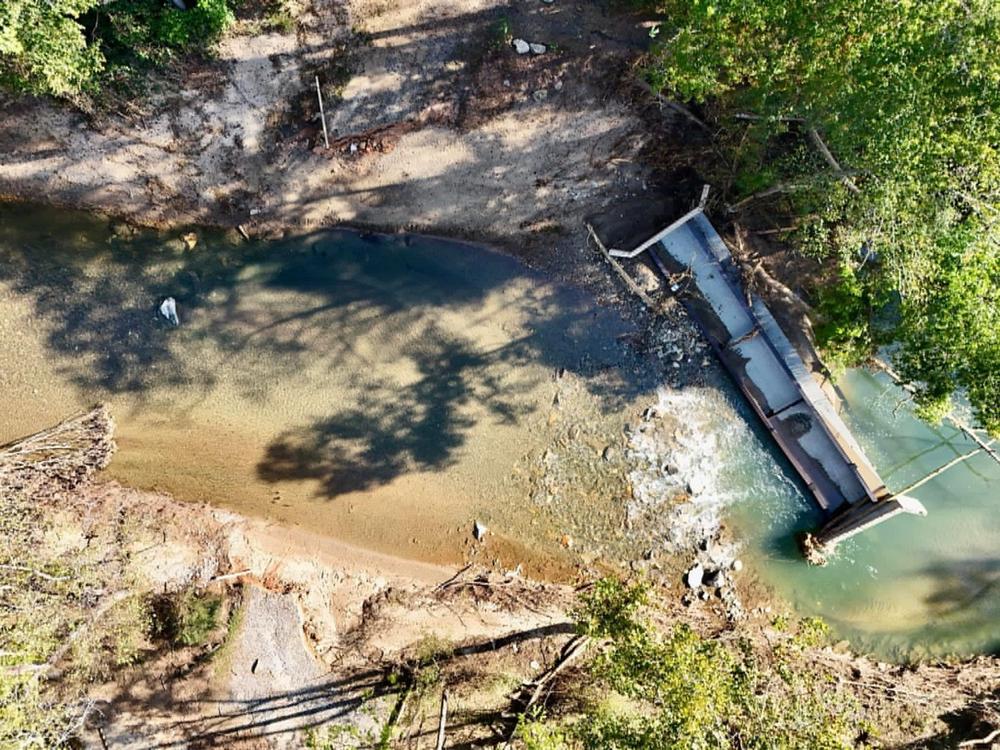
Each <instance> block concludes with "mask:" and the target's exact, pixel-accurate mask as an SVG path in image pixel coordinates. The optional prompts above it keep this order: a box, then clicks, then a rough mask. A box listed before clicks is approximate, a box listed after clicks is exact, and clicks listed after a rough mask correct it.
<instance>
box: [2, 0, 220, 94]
mask: <svg viewBox="0 0 1000 750" xmlns="http://www.w3.org/2000/svg"><path fill="white" fill-rule="evenodd" d="M188 4H189V6H190V7H188V8H187V9H186V10H182V9H180V8H179V7H177V6H176V5H175V4H174V3H172V2H163V0H110V2H104V0H46V2H37V0H6V2H4V3H3V4H0V85H3V86H4V87H5V88H8V89H12V90H14V91H16V92H28V93H32V94H51V95H53V96H59V97H66V98H70V99H75V100H80V97H82V96H83V95H86V94H94V93H96V92H98V91H99V90H100V89H101V88H102V87H103V86H105V85H106V84H108V83H110V82H113V81H118V82H120V81H122V80H125V79H128V77H129V76H130V75H131V74H133V73H135V72H136V71H141V70H144V69H145V68H148V67H150V66H155V65H162V64H164V63H165V62H166V61H167V60H169V59H170V58H171V57H172V56H173V55H175V54H178V53H182V52H190V51H197V52H199V53H203V52H205V51H207V50H210V49H211V47H212V45H214V44H215V43H216V42H217V41H218V40H219V39H220V38H221V36H222V34H223V33H224V32H225V30H226V28H227V27H228V26H229V25H230V24H231V23H232V22H233V20H234V16H233V12H232V9H231V7H230V4H229V0H197V1H196V2H195V1H194V0H189V3H188Z"/></svg>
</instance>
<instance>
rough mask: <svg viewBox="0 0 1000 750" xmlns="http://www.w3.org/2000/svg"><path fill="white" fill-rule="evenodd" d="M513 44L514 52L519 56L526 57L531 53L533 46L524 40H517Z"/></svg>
mask: <svg viewBox="0 0 1000 750" xmlns="http://www.w3.org/2000/svg"><path fill="white" fill-rule="evenodd" d="M512 44H513V45H514V51H515V52H517V54H519V55H526V54H528V53H529V52H531V45H530V44H528V43H527V42H526V41H524V40H523V39H515V40H514V41H513V42H512Z"/></svg>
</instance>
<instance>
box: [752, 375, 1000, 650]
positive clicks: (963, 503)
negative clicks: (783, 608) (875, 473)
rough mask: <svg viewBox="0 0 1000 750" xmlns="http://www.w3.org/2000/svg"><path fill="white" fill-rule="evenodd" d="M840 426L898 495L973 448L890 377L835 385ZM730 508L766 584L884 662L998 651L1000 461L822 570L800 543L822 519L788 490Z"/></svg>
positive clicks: (969, 474) (931, 493)
mask: <svg viewBox="0 0 1000 750" xmlns="http://www.w3.org/2000/svg"><path fill="white" fill-rule="evenodd" d="M839 385H840V388H841V390H842V392H843V395H844V398H845V403H846V410H845V415H844V416H845V421H847V423H848V425H849V426H850V427H851V428H852V430H853V431H854V433H855V435H856V437H857V439H858V441H859V442H860V443H861V445H862V447H863V448H864V449H865V452H866V453H867V455H868V456H869V458H870V459H871V460H872V462H873V463H874V464H875V466H876V468H877V469H878V470H879V473H880V474H881V476H882V478H883V479H884V480H885V482H886V484H887V485H888V486H889V488H890V489H893V490H899V489H902V488H904V487H906V486H907V485H909V484H910V483H911V482H913V481H915V480H917V479H919V478H921V477H923V476H925V475H926V474H928V473H929V472H931V471H933V470H934V469H936V468H937V467H939V466H941V465H943V464H945V463H947V462H948V461H949V460H951V459H952V458H954V457H956V456H957V455H960V454H964V453H966V452H968V451H970V450H971V449H972V448H974V447H975V445H974V444H973V443H972V442H971V441H970V440H969V439H968V438H966V437H964V436H963V435H961V434H960V433H959V432H958V431H957V430H956V429H954V428H952V427H950V426H948V425H942V426H939V427H933V426H930V425H928V424H926V423H924V422H921V421H920V420H918V419H917V418H916V417H915V416H914V415H913V413H912V411H911V409H910V408H909V405H908V403H907V402H906V400H905V399H904V398H903V394H902V392H901V391H900V389H898V388H897V387H895V386H894V385H893V384H892V383H891V382H890V381H889V380H888V378H886V377H885V376H884V375H873V374H870V373H867V372H863V371H853V372H850V373H848V374H847V376H846V377H845V378H844V379H843V380H842V381H841V382H840V384H839ZM758 490H759V491H757V492H754V493H753V494H752V496H750V497H748V498H747V499H746V501H745V502H743V503H740V504H738V505H736V506H733V509H732V512H733V520H734V522H735V523H736V524H737V526H738V527H739V528H740V530H741V532H742V533H743V534H745V535H746V537H747V549H746V550H745V552H744V555H745V557H746V558H747V559H748V561H752V562H753V564H754V565H753V567H754V568H755V570H756V571H758V574H759V576H760V578H761V579H762V580H763V581H764V582H765V583H767V584H768V585H770V586H771V587H772V588H773V589H774V591H775V593H777V594H778V595H780V596H782V597H783V598H786V599H787V600H788V601H790V602H791V603H792V604H793V606H794V607H795V609H796V610H797V611H799V612H800V613H802V614H809V615H820V616H822V617H823V618H824V619H826V620H827V622H829V623H830V625H831V626H832V628H833V630H834V632H835V634H836V635H837V636H838V637H841V638H846V639H848V640H850V641H851V643H852V644H853V645H854V646H855V647H857V648H860V649H862V650H866V651H870V652H872V653H875V654H877V655H879V656H881V657H883V658H887V659H893V660H911V659H919V658H926V657H934V656H945V655H969V654H972V653H981V652H996V651H998V650H1000V496H998V495H1000V465H998V464H997V463H996V462H994V461H993V460H992V459H990V458H989V457H987V456H984V455H982V454H980V455H977V456H975V457H974V458H972V459H970V460H968V461H966V462H963V463H962V464H959V465H957V466H955V467H954V468H952V469H950V470H948V471H947V472H945V473H944V474H942V475H941V476H939V477H937V478H935V479H933V480H931V481H930V482H928V483H927V484H925V485H923V486H922V487H920V488H919V489H917V490H915V491H914V492H913V493H912V494H913V495H914V496H915V497H917V498H918V499H920V500H921V501H922V502H923V504H924V505H925V506H926V508H927V511H928V516H927V517H926V518H919V517H914V516H900V517H897V518H894V519H891V520H890V521H888V522H887V523H884V524H882V525H880V526H877V527H875V528H873V529H871V530H869V531H866V532H865V533H863V534H860V535H858V536H856V537H854V538H852V539H850V540H848V541H846V542H844V543H843V544H842V545H841V546H840V548H839V550H838V553H837V555H836V556H835V557H834V559H833V560H831V562H830V564H829V565H828V566H827V567H825V568H813V567H809V566H807V565H805V564H804V563H803V562H802V561H801V558H800V556H799V555H798V553H797V551H796V549H795V544H794V541H793V536H794V534H795V532H796V531H798V530H801V529H811V528H813V527H814V526H815V524H816V522H817V518H816V516H815V514H814V513H813V512H812V511H811V510H810V508H809V506H808V504H807V503H806V502H805V499H804V497H803V496H802V494H801V492H800V491H799V490H798V488H797V487H795V486H793V485H792V484H791V483H789V482H784V481H781V482H772V483H767V482H764V483H760V484H758Z"/></svg>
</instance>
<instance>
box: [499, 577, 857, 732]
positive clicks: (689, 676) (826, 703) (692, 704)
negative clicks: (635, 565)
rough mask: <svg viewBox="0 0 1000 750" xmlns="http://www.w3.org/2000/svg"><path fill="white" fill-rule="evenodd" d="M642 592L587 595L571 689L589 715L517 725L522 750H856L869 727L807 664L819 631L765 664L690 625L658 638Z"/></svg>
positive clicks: (808, 624) (530, 717) (760, 656)
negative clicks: (577, 673) (581, 653)
mask: <svg viewBox="0 0 1000 750" xmlns="http://www.w3.org/2000/svg"><path fill="white" fill-rule="evenodd" d="M650 606H651V598H650V595H649V591H648V590H647V588H646V587H645V586H644V585H642V584H624V583H621V582H619V581H617V580H614V579H605V580H603V581H599V582H598V583H597V584H596V585H595V586H594V587H593V588H592V589H591V590H590V591H589V592H587V593H586V594H584V595H583V597H582V600H581V605H580V607H579V609H578V612H577V620H578V629H579V632H581V633H582V634H585V635H587V636H589V637H591V638H592V639H594V640H595V641H597V642H599V643H600V644H601V647H600V650H599V652H598V653H597V655H596V656H595V657H594V658H593V659H592V660H591V662H590V663H589V664H588V665H587V667H586V669H585V671H584V674H583V675H582V676H581V677H580V678H579V682H580V686H581V688H582V689H583V690H584V692H585V695H587V696H588V697H587V698H585V701H584V705H585V711H584V712H583V713H582V714H581V713H573V712H571V713H569V714H567V715H564V716H562V717H556V718H548V717H547V716H546V715H545V714H544V713H543V712H542V711H541V710H540V709H535V710H534V711H533V712H531V713H529V714H527V715H525V716H522V717H520V719H519V722H518V728H517V732H516V735H517V737H518V741H519V743H520V747H522V748H524V749H525V750H569V749H570V748H574V749H577V750H604V749H606V748H615V749H616V750H665V749H669V748H678V750H680V749H681V748H684V749H685V750H686V749H687V748H719V749H724V748H733V749H734V750H735V749H736V748H757V749H759V750H772V749H773V750H785V749H788V750H790V749H791V748H803V747H808V748H820V749H822V750H827V749H828V750H835V749H840V748H843V749H845V750H846V749H847V748H857V747H864V746H866V745H865V741H864V740H863V739H861V740H859V738H864V737H867V736H868V735H869V733H870V730H869V727H867V726H866V725H865V723H864V722H863V721H862V720H861V718H860V708H859V706H858V705H857V704H856V703H855V702H854V701H853V699H852V698H851V697H849V696H848V695H847V694H845V693H844V692H843V691H842V690H841V689H840V688H838V686H837V684H836V683H835V682H834V681H833V680H832V679H831V678H829V677H828V676H827V675H825V674H823V673H822V672H817V671H816V670H815V669H814V668H812V669H807V668H804V665H803V663H802V662H801V657H802V654H803V652H804V651H805V650H806V649H808V648H810V647H813V646H816V645H818V644H820V643H822V641H823V640H824V639H825V637H826V627H825V625H824V624H823V623H822V622H821V621H819V620H807V621H803V622H802V623H800V624H799V626H798V627H797V629H796V631H795V633H794V634H793V635H790V636H788V637H786V638H783V639H781V640H780V642H779V643H778V644H777V645H776V646H775V647H774V648H773V649H771V650H769V651H767V652H761V651H759V650H757V649H755V648H754V647H753V646H752V645H751V644H750V643H748V642H746V641H735V642H733V643H727V642H724V641H722V640H718V639H713V638H707V637H704V636H701V635H699V634H697V633H696V632H694V631H693V630H692V629H691V628H690V627H688V626H686V625H676V626H674V627H672V628H670V629H668V630H666V631H661V630H658V629H656V628H655V627H653V626H652V625H650V624H649V622H648V621H647V619H646V617H645V614H646V612H647V610H648V609H649V607H650Z"/></svg>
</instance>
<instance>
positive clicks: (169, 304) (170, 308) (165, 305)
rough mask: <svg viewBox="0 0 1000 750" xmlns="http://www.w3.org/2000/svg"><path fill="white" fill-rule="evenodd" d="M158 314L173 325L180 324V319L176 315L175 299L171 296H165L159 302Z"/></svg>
mask: <svg viewBox="0 0 1000 750" xmlns="http://www.w3.org/2000/svg"><path fill="white" fill-rule="evenodd" d="M160 315H162V316H163V317H164V318H166V319H167V320H168V321H170V322H171V323H173V324H174V325H175V326H179V325H180V324H181V321H180V319H179V318H178V317H177V301H176V300H175V299H174V298H173V297H167V298H166V299H165V300H163V302H161V303H160Z"/></svg>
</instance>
